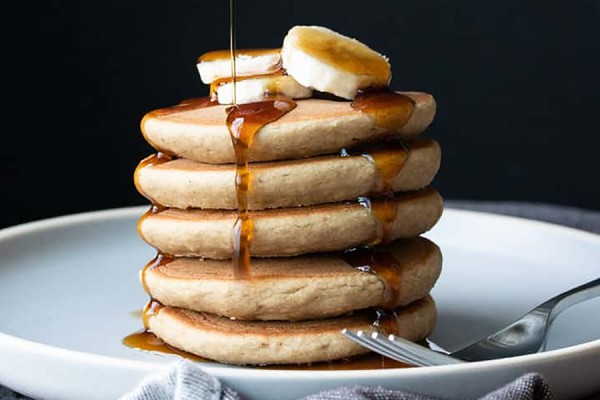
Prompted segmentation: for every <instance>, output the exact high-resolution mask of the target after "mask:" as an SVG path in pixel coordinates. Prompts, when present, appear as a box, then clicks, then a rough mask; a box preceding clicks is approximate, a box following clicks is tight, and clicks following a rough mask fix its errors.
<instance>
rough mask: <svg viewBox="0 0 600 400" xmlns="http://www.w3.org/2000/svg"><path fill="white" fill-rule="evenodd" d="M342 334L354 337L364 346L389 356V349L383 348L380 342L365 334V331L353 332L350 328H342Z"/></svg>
mask: <svg viewBox="0 0 600 400" xmlns="http://www.w3.org/2000/svg"><path fill="white" fill-rule="evenodd" d="M342 334H344V335H345V336H346V337H348V338H350V339H352V340H353V341H355V342H357V343H358V344H360V345H363V346H364V347H366V348H368V349H369V350H372V351H374V352H376V353H379V354H383V355H384V356H388V357H390V356H389V355H388V353H389V352H388V351H387V350H386V349H385V348H383V347H382V346H381V345H380V344H379V343H377V342H375V341H372V340H370V339H369V338H368V337H367V336H365V332H363V331H357V332H353V331H351V330H348V329H344V330H342Z"/></svg>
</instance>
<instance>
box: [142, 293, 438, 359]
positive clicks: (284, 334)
mask: <svg viewBox="0 0 600 400" xmlns="http://www.w3.org/2000/svg"><path fill="white" fill-rule="evenodd" d="M397 316H398V324H397V332H395V333H396V334H397V335H398V336H401V337H403V338H406V339H408V340H413V341H418V340H422V339H424V338H426V337H427V336H428V335H429V333H430V332H431V331H432V329H433V327H434V324H435V319H436V309H435V303H434V301H433V299H432V298H431V297H429V296H428V297H425V298H424V299H422V300H418V301H417V302H414V303H412V304H410V305H408V306H407V307H405V308H401V309H398V310H397ZM148 323H149V328H150V330H151V331H152V332H154V333H155V334H156V335H157V336H158V337H159V338H161V339H162V340H164V341H165V342H166V343H168V344H169V345H171V346H173V347H176V348H178V349H181V350H185V351H187V352H189V353H192V354H196V355H198V356H200V357H204V358H208V359H211V360H216V361H220V362H225V363H231V364H263V365H264V364H292V363H296V364H299V363H311V362H317V361H330V360H336V359H341V358H346V357H351V356H355V355H359V354H365V353H368V352H369V350H368V349H367V348H365V347H363V346H361V345H359V344H357V343H354V342H353V341H351V340H350V339H347V338H346V337H344V336H343V335H342V334H341V333H340V331H341V330H342V329H344V328H350V329H362V330H369V331H372V330H373V329H374V327H373V326H372V323H373V316H372V313H369V312H367V311H365V312H357V313H354V314H353V315H350V316H343V317H334V318H326V319H318V320H307V321H298V322H279V321H239V320H231V319H229V318H224V317H218V316H215V315H212V314H207V313H198V312H195V311H189V310H184V309H181V308H173V307H163V308H161V309H160V310H159V311H158V312H157V313H156V314H155V315H153V316H151V317H150V318H149V320H148Z"/></svg>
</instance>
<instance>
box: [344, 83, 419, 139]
mask: <svg viewBox="0 0 600 400" xmlns="http://www.w3.org/2000/svg"><path fill="white" fill-rule="evenodd" d="M351 106H352V108H354V109H355V110H358V111H360V112H362V113H365V114H367V115H368V116H369V117H371V118H372V119H373V122H374V124H375V125H376V126H378V127H379V128H381V129H383V130H384V131H385V132H386V133H388V134H394V133H397V132H398V131H399V130H400V129H401V128H402V127H403V126H404V125H406V124H407V123H408V121H409V120H410V117H411V115H412V113H413V111H414V108H415V101H414V100H413V99H411V98H410V97H408V96H406V95H404V94H401V93H398V92H395V91H393V90H391V89H389V88H387V87H386V88H374V89H369V90H363V91H360V92H359V93H358V94H357V95H356V97H354V100H353V101H352V103H351Z"/></svg>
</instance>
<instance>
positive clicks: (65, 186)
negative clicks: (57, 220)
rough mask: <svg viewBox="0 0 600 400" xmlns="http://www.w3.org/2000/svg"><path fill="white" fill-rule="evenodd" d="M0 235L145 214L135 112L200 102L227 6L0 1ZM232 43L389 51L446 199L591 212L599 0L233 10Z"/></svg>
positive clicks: (596, 199) (409, 0) (245, 5)
mask: <svg viewBox="0 0 600 400" xmlns="http://www.w3.org/2000/svg"><path fill="white" fill-rule="evenodd" d="M0 10H1V17H0V18H1V20H2V23H1V24H0V34H1V35H2V38H3V45H2V63H1V69H2V78H3V84H2V89H3V90H2V92H1V95H2V97H3V100H4V104H5V105H4V107H3V108H4V112H3V114H2V117H3V118H2V122H3V130H2V139H3V148H4V152H3V155H2V157H0V184H1V185H2V191H1V197H0V199H1V200H0V201H1V203H0V205H1V206H2V208H1V209H2V213H1V214H0V227H3V226H8V225H13V224H17V223H21V222H26V221H30V220H34V219H39V218H43V217H50V216H56V215H63V214H68V213H74V212H80V211H88V210H97V209H105V208H113V207H122V206H129V205H139V204H146V203H147V202H146V200H145V199H144V198H142V197H141V196H140V195H139V194H138V193H137V192H136V190H135V188H134V185H133V181H132V174H133V170H134V168H135V166H136V165H137V163H138V161H139V160H140V159H141V158H143V157H145V156H146V155H148V154H150V153H151V151H152V149H151V148H150V146H149V145H147V144H146V143H145V142H144V140H143V138H142V136H141V134H140V131H139V122H140V120H141V118H142V116H143V115H144V113H146V112H148V111H150V110H152V109H154V108H158V107H163V106H168V105H172V104H175V103H177V102H178V101H180V100H182V99H184V98H188V97H194V96H201V95H205V94H206V93H207V87H206V86H204V85H202V84H201V82H200V79H199V77H198V75H197V72H196V68H195V60H196V58H197V57H198V56H199V55H201V54H202V53H204V52H206V51H209V50H214V49H220V48H227V47H228V45H229V31H228V13H229V8H228V1H226V0H218V1H210V2H209V1H200V0H198V1H170V2H166V1H164V2H159V1H148V0H146V1H89V0H86V1H45V2H33V3H32V2H18V3H17V2H15V3H10V2H3V3H2V5H1V6H0ZM237 19H238V32H237V41H238V47H240V48H243V47H278V46H280V45H281V42H282V39H283V37H284V35H285V33H286V32H287V30H288V29H289V28H290V27H292V26H293V25H297V24H306V25H309V24H317V25H325V26H328V27H330V28H332V29H334V30H337V31H339V32H341V33H344V34H346V35H349V36H353V37H356V38H358V39H359V40H361V41H363V42H365V43H367V44H368V45H370V46H371V47H373V48H375V49H376V50H378V51H380V52H382V53H384V54H386V55H387V56H389V58H390V61H391V63H392V67H393V79H392V86H393V87H394V88H395V89H399V90H422V91H427V92H430V93H433V94H434V95H435V97H436V99H437V102H438V114H437V116H436V119H435V121H434V123H433V125H432V126H431V127H430V128H429V130H428V132H427V134H428V135H430V136H432V137H435V138H436V139H437V140H438V141H439V142H440V143H441V145H442V148H443V160H442V169H441V171H440V173H439V175H438V177H437V178H436V182H435V186H436V187H437V188H438V189H439V190H440V192H441V193H442V194H443V195H444V196H445V197H446V198H448V199H474V200H518V201H534V202H548V203H555V204H562V205H570V206H577V207H583V208H589V209H600V190H599V186H598V156H597V155H598V152H599V151H600V147H599V145H600V131H599V129H598V115H599V114H600V109H599V106H600V84H599V83H600V82H599V78H598V71H600V59H599V57H600V56H599V55H600V45H599V43H600V41H599V39H600V38H599V32H600V28H599V26H600V23H599V21H600V2H598V1H514V0H509V1H500V0H496V1H474V0H473V1H460V2H456V1H440V0H436V1H427V0H425V1H424V0H403V1H392V0H389V1H375V0H370V1H323V0H319V1H314V0H302V1H248V0H238V14H237Z"/></svg>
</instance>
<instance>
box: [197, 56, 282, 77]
mask: <svg viewBox="0 0 600 400" xmlns="http://www.w3.org/2000/svg"><path fill="white" fill-rule="evenodd" d="M280 60H281V54H280V49H248V50H237V51H236V57H235V68H236V75H237V76H245V75H257V74H264V73H268V72H272V71H276V70H277V69H279V67H280ZM196 68H198V72H199V73H200V79H201V80H202V82H203V83H206V84H210V83H211V82H213V81H215V80H217V79H223V78H231V54H230V52H229V50H217V51H211V52H208V53H205V54H203V55H202V56H200V57H199V58H198V60H197V62H196Z"/></svg>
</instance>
